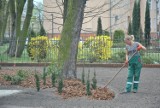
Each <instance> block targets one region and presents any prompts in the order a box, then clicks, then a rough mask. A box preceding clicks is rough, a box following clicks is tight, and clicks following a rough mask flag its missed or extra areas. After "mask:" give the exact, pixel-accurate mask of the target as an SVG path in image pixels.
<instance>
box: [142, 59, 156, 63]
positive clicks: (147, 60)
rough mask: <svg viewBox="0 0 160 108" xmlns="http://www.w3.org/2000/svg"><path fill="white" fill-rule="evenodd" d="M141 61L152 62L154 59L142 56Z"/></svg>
mask: <svg viewBox="0 0 160 108" xmlns="http://www.w3.org/2000/svg"><path fill="white" fill-rule="evenodd" d="M142 62H143V63H144V64H153V63H154V60H153V59H152V58H151V57H142Z"/></svg>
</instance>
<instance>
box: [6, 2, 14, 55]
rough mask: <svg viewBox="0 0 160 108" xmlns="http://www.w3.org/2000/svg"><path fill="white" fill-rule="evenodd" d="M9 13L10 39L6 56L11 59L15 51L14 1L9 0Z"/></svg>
mask: <svg viewBox="0 0 160 108" xmlns="http://www.w3.org/2000/svg"><path fill="white" fill-rule="evenodd" d="M9 3H10V4H9V5H10V12H11V39H10V43H9V48H8V50H7V54H8V55H10V56H11V57H13V56H14V55H15V50H16V12H15V0H10V2H9Z"/></svg>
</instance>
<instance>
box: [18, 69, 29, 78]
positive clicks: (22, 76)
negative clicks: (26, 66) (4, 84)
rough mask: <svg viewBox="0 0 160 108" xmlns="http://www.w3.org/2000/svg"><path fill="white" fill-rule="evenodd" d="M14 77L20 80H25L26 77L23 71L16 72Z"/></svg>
mask: <svg viewBox="0 0 160 108" xmlns="http://www.w3.org/2000/svg"><path fill="white" fill-rule="evenodd" d="M16 75H17V76H19V77H21V78H22V79H25V78H26V77H27V72H26V71H24V70H18V72H17V74H16Z"/></svg>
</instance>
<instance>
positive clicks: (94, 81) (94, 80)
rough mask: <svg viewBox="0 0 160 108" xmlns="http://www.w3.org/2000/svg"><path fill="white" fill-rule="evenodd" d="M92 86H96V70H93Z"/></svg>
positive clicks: (94, 87)
mask: <svg viewBox="0 0 160 108" xmlns="http://www.w3.org/2000/svg"><path fill="white" fill-rule="evenodd" d="M91 85H92V88H93V89H96V88H97V79H96V72H94V76H93V78H92V84H91Z"/></svg>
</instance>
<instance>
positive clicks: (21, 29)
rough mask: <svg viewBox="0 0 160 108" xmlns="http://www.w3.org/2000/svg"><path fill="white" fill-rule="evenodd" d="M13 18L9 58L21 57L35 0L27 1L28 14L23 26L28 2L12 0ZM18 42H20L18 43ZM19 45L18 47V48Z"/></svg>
mask: <svg viewBox="0 0 160 108" xmlns="http://www.w3.org/2000/svg"><path fill="white" fill-rule="evenodd" d="M11 1H12V2H11V4H10V5H11V8H10V9H11V13H12V14H11V16H12V17H11V18H12V35H11V36H12V41H11V42H10V46H9V49H8V54H9V56H11V57H13V56H15V54H16V56H17V57H20V56H21V55H22V52H23V50H24V46H25V40H26V37H27V33H28V28H29V24H30V20H31V16H32V10H33V0H27V12H26V17H25V19H24V23H23V25H22V19H21V18H22V13H23V9H24V6H25V3H26V0H11ZM17 40H18V42H17ZM17 43H18V46H17ZM16 47H17V51H16Z"/></svg>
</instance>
